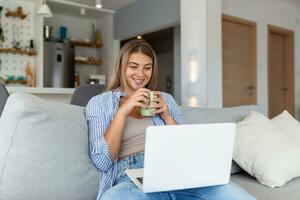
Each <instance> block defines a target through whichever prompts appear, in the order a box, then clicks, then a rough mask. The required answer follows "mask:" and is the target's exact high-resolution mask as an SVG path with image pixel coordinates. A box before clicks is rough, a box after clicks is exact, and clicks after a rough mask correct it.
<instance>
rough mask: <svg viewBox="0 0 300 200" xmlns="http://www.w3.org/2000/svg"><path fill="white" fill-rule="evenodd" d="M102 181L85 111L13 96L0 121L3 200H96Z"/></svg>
mask: <svg viewBox="0 0 300 200" xmlns="http://www.w3.org/2000/svg"><path fill="white" fill-rule="evenodd" d="M98 181H99V177H98V173H97V170H96V169H95V168H94V166H93V165H92V163H91V161H90V159H89V155H88V135H87V125H86V121H85V116H84V108H81V107H78V106H73V105H67V104H60V103H53V102H48V101H45V100H42V99H40V98H38V97H35V96H32V95H29V94H21V93H20V94H13V95H11V96H10V97H9V99H8V101H7V104H6V106H5V108H4V111H3V113H2V116H1V119H0V199H10V200H23V199H30V200H46V199H55V200H69V199H72V200H94V199H96V196H97V190H98V183H99V182H98Z"/></svg>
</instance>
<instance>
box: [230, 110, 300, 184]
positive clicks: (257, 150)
mask: <svg viewBox="0 0 300 200" xmlns="http://www.w3.org/2000/svg"><path fill="white" fill-rule="evenodd" d="M233 158H234V160H235V161H236V162H237V163H238V164H239V166H241V167H242V168H243V169H244V170H245V171H247V172H248V173H249V174H251V175H252V176H254V177H256V179H257V180H258V181H259V182H260V183H262V184H264V185H266V186H269V187H271V188H274V187H280V186H283V185H284V184H285V183H286V182H288V181H290V180H291V179H292V178H294V177H298V176H300V146H299V145H298V144H297V143H296V142H295V141H293V140H292V139H290V138H289V137H287V136H286V135H285V134H284V133H283V132H282V131H281V129H280V128H278V127H277V126H276V125H274V124H273V123H272V122H271V120H269V119H268V118H267V117H265V116H264V115H262V114H260V113H258V112H254V111H252V112H251V113H250V115H249V116H247V117H246V118H245V119H244V120H242V121H240V122H238V123H237V133H236V139H235V147H234V154H233Z"/></svg>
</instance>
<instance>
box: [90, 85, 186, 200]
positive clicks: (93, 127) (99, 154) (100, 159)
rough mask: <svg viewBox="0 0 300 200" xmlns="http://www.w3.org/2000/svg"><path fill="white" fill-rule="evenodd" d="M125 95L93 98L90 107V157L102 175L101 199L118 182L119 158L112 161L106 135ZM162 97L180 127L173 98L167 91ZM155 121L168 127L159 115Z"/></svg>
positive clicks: (107, 95)
mask: <svg viewBox="0 0 300 200" xmlns="http://www.w3.org/2000/svg"><path fill="white" fill-rule="evenodd" d="M124 95H125V94H124V93H123V92H122V91H121V90H119V89H117V90H115V91H108V92H105V93H102V94H100V95H97V96H95V97H93V98H92V99H91V100H90V101H89V103H88V104H87V106H86V110H85V113H86V119H87V123H88V129H89V151H90V158H91V160H92V162H93V163H94V165H95V167H96V168H97V169H98V171H100V173H101V178H100V183H99V190H98V197H97V200H99V199H100V198H101V196H102V195H103V194H104V192H105V191H106V190H108V189H109V188H111V187H112V186H113V184H114V182H115V180H116V176H117V165H116V163H117V161H118V158H117V159H116V160H115V161H112V160H111V158H110V153H109V149H108V144H107V142H106V140H105V139H104V134H105V132H106V131H107V129H108V127H109V125H110V123H111V122H112V120H113V118H114V116H115V114H116V112H117V110H118V109H119V102H120V97H121V96H124ZM162 96H163V98H164V100H165V102H166V103H167V105H168V109H169V112H170V114H171V116H172V117H173V118H174V119H175V120H176V122H177V123H178V124H181V123H183V117H182V113H181V111H180V109H179V106H178V105H177V103H176V101H175V100H174V99H173V97H172V96H171V95H170V94H168V93H164V92H163V93H162ZM152 119H153V124H155V125H165V122H164V121H163V120H162V119H161V118H160V116H159V115H155V116H153V118H152Z"/></svg>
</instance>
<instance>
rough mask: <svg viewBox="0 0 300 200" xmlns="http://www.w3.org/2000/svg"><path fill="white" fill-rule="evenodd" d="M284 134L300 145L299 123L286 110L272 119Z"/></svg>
mask: <svg viewBox="0 0 300 200" xmlns="http://www.w3.org/2000/svg"><path fill="white" fill-rule="evenodd" d="M272 122H273V123H274V124H275V125H277V126H278V127H280V128H281V129H282V131H283V132H284V134H285V135H287V136H288V137H290V138H291V139H293V140H295V141H297V142H298V143H299V145H300V123H299V122H298V121H297V120H296V119H295V118H294V117H293V116H292V115H290V113H288V112H287V111H286V110H285V111H283V112H282V113H280V114H279V115H277V116H276V117H274V118H273V119H272Z"/></svg>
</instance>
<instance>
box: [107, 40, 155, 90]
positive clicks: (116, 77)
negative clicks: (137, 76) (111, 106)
mask: <svg viewBox="0 0 300 200" xmlns="http://www.w3.org/2000/svg"><path fill="white" fill-rule="evenodd" d="M133 53H141V54H144V55H146V56H149V57H150V58H151V59H152V63H153V66H152V75H151V78H150V81H149V83H148V84H147V85H146V88H148V89H150V90H155V89H156V78H157V68H158V66H157V57H156V54H155V52H154V50H153V49H152V47H151V46H150V44H149V43H148V42H146V41H145V40H142V39H134V40H130V41H129V42H127V43H126V44H125V45H124V46H123V47H122V48H121V50H120V54H119V56H118V59H117V61H116V64H115V69H114V72H113V77H112V79H111V82H110V84H109V86H108V87H107V90H116V89H117V88H120V89H121V90H122V91H124V89H125V88H126V87H127V83H126V79H125V70H126V66H127V64H128V60H129V57H130V55H131V54H133Z"/></svg>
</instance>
